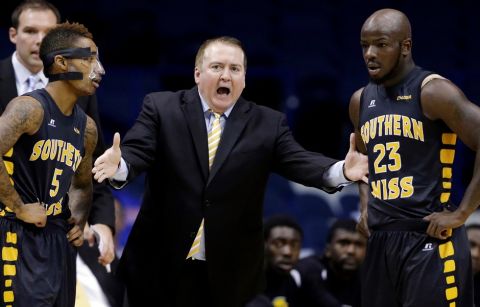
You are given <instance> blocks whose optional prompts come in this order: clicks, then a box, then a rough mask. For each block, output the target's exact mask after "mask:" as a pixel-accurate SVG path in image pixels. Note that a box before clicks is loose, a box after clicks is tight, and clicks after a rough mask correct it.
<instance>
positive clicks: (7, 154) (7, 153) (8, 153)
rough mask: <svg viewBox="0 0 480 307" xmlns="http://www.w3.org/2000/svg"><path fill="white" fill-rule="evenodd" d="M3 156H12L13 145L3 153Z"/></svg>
mask: <svg viewBox="0 0 480 307" xmlns="http://www.w3.org/2000/svg"><path fill="white" fill-rule="evenodd" d="M3 156H4V157H7V158H10V157H12V156H13V147H12V148H10V149H9V150H8V151H7V152H6V153H5V154H4V155H3Z"/></svg>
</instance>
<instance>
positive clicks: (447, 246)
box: [438, 241, 455, 259]
mask: <svg viewBox="0 0 480 307" xmlns="http://www.w3.org/2000/svg"><path fill="white" fill-rule="evenodd" d="M438 251H439V254H440V258H442V259H444V258H447V257H449V256H453V254H454V253H455V250H454V249H453V244H452V241H448V242H447V243H444V244H440V245H439V246H438Z"/></svg>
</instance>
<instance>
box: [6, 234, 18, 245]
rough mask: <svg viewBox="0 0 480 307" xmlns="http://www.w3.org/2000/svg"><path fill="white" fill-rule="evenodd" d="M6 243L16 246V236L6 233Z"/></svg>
mask: <svg viewBox="0 0 480 307" xmlns="http://www.w3.org/2000/svg"><path fill="white" fill-rule="evenodd" d="M7 243H12V244H17V234H16V233H14V232H10V231H7Z"/></svg>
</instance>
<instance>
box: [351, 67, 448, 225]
mask: <svg viewBox="0 0 480 307" xmlns="http://www.w3.org/2000/svg"><path fill="white" fill-rule="evenodd" d="M430 74H432V73H431V72H428V71H425V70H423V69H421V68H420V67H415V68H414V69H413V70H412V71H411V72H410V73H409V74H408V75H407V76H406V77H405V79H404V80H403V81H402V82H401V83H400V84H397V85H395V86H393V87H390V88H385V87H384V86H383V85H379V84H375V83H373V82H370V83H369V84H368V85H367V86H366V87H365V88H364V90H363V93H362V96H361V100H360V122H359V127H360V132H361V135H362V138H363V141H364V143H365V145H366V148H367V154H368V161H369V173H370V174H369V184H370V192H371V193H370V196H369V203H368V219H369V226H370V227H372V226H376V225H382V224H385V223H388V222H391V221H393V220H399V219H421V218H423V217H424V216H426V215H428V214H430V213H432V212H433V211H438V210H441V209H442V207H450V205H451V204H450V191H451V188H452V184H451V178H452V165H453V160H454V155H455V143H456V138H457V136H456V134H455V133H453V132H452V131H451V130H450V129H449V128H448V127H447V126H446V124H445V123H444V122H442V121H440V120H436V121H432V120H429V119H428V118H427V117H425V116H424V114H423V111H422V106H421V101H420V99H421V96H420V93H421V84H422V81H423V80H424V79H425V77H427V76H428V75H430Z"/></svg>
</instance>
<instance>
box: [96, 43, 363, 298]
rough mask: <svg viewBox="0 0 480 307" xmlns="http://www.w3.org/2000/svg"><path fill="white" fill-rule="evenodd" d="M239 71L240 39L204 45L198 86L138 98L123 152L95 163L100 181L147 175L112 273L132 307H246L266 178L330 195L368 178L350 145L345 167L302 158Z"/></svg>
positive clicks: (259, 268) (282, 123)
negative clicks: (249, 93)
mask: <svg viewBox="0 0 480 307" xmlns="http://www.w3.org/2000/svg"><path fill="white" fill-rule="evenodd" d="M246 66H247V60H246V56H245V53H244V49H243V47H242V44H241V43H240V41H238V40H237V39H235V38H232V37H218V38H214V39H210V40H207V41H205V42H204V43H203V44H202V45H201V46H200V49H199V51H198V53H197V56H196V60H195V71H194V77H195V82H196V84H197V86H195V87H193V88H192V89H190V90H182V91H178V92H161V93H151V94H149V95H147V96H146V98H145V100H144V104H143V108H142V111H141V113H140V115H139V117H138V118H137V121H136V123H135V124H134V126H133V127H132V128H131V129H130V131H129V132H128V133H127V134H126V136H125V138H124V141H123V144H122V148H121V150H120V136H119V135H118V133H117V134H115V136H114V144H113V146H112V147H111V148H110V149H108V150H107V151H106V152H105V154H103V155H102V156H101V157H99V158H98V159H97V161H96V162H95V167H94V168H93V170H92V171H93V172H94V173H95V176H94V177H95V179H96V180H99V181H100V182H102V181H103V180H105V179H107V178H112V179H115V180H118V181H123V182H126V181H130V180H132V179H133V178H135V176H137V175H138V174H139V173H141V172H143V171H146V172H147V177H146V188H145V194H144V199H143V203H142V206H141V208H140V212H139V213H138V217H137V220H136V222H135V224H134V226H133V228H132V230H131V232H130V236H129V239H128V242H127V244H126V247H125V249H124V251H123V255H122V258H121V260H120V266H119V272H120V274H121V276H122V277H123V279H124V281H125V282H126V287H127V296H128V301H129V304H130V306H133V307H135V306H146V304H147V302H156V305H158V306H185V307H187V306H188V307H194V306H209V307H214V306H217V307H226V306H228V307H239V306H244V305H245V304H246V303H247V302H248V301H249V300H251V299H252V298H253V297H254V296H255V294H257V293H259V292H260V291H261V285H262V272H263V254H264V252H263V251H264V244H263V243H264V242H263V233H262V216H263V198H264V197H263V196H264V193H265V187H266V184H267V180H268V177H269V175H270V173H271V172H276V173H279V174H280V175H283V176H285V177H286V178H288V179H290V180H293V181H296V182H299V183H301V184H304V185H308V186H315V187H318V188H321V189H324V190H327V191H330V192H334V191H336V190H337V189H338V188H337V187H338V186H339V185H340V184H341V183H345V182H347V181H348V180H347V179H345V177H346V178H348V179H350V180H353V181H357V180H361V179H362V178H363V179H364V180H367V179H366V177H365V176H366V173H367V164H366V157H365V156H363V155H361V154H360V153H358V152H356V151H354V147H355V144H354V139H353V138H351V144H350V151H349V153H348V154H347V157H346V160H345V162H343V161H340V162H338V161H336V160H334V159H330V158H327V157H325V156H323V155H321V154H318V153H313V152H308V151H306V150H305V149H303V148H302V147H301V146H300V145H299V144H298V143H297V142H296V141H295V140H294V139H293V137H292V134H291V132H290V130H289V128H288V125H287V122H286V119H285V116H284V115H283V114H282V113H280V112H277V111H274V110H272V109H269V108H267V107H263V106H260V105H256V104H255V103H253V102H250V101H247V100H245V99H243V98H242V97H241V96H240V95H241V93H242V91H243V89H244V87H245V73H246ZM217 149H218V151H217ZM344 175H345V176H344ZM117 185H118V184H117ZM152 245H155V246H156V247H155V250H159V251H160V252H155V253H153V252H152V250H153V247H152Z"/></svg>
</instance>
